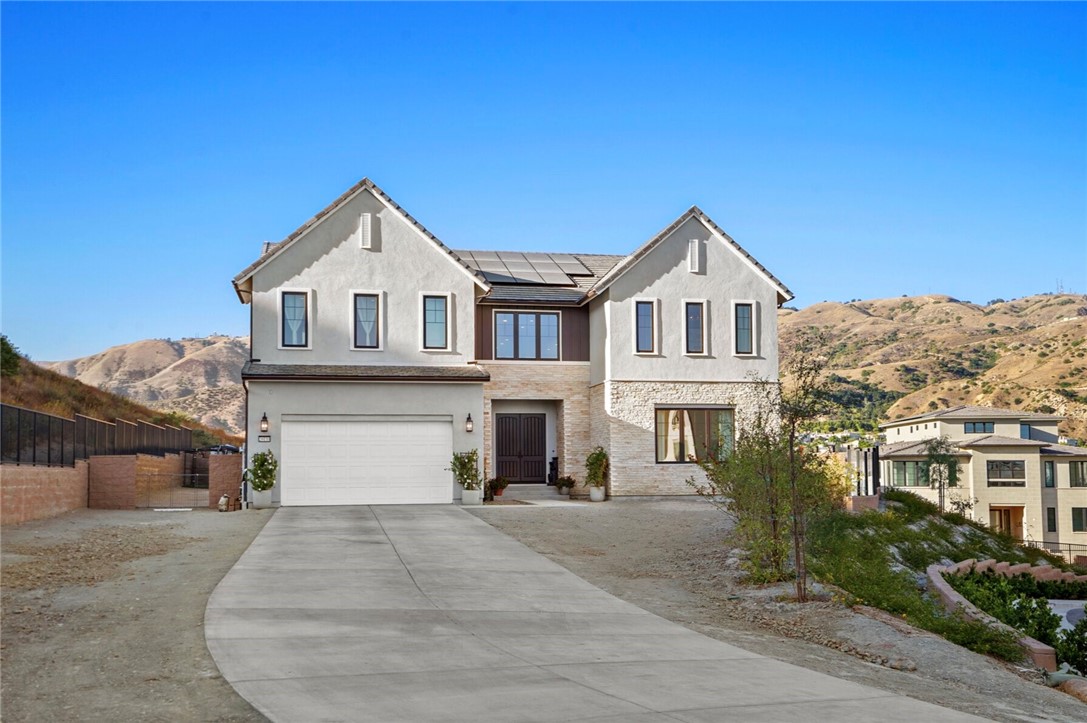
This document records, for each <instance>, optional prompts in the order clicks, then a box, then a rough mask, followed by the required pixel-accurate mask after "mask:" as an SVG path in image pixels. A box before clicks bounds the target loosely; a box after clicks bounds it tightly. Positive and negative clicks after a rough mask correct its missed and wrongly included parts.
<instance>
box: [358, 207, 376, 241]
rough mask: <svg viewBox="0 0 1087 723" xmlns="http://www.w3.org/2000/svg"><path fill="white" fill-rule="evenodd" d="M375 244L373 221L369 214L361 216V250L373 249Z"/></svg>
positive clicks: (361, 214)
mask: <svg viewBox="0 0 1087 723" xmlns="http://www.w3.org/2000/svg"><path fill="white" fill-rule="evenodd" d="M372 244H373V219H372V218H371V214H369V213H360V214H359V248H360V249H368V248H372Z"/></svg>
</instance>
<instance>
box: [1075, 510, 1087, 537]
mask: <svg viewBox="0 0 1087 723" xmlns="http://www.w3.org/2000/svg"><path fill="white" fill-rule="evenodd" d="M1072 532H1087V507H1073V508H1072Z"/></svg>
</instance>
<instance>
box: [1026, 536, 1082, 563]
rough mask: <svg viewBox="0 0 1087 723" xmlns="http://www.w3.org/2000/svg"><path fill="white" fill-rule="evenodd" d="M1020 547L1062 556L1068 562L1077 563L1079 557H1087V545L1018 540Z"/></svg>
mask: <svg viewBox="0 0 1087 723" xmlns="http://www.w3.org/2000/svg"><path fill="white" fill-rule="evenodd" d="M1017 542H1018V543H1019V544H1020V545H1024V546H1026V547H1037V548H1039V549H1042V550H1045V551H1046V552H1052V553H1053V554H1054V555H1062V556H1064V559H1065V560H1067V561H1068V562H1075V560H1076V558H1077V557H1087V545H1084V544H1076V543H1074V542H1046V541H1044V540H1017Z"/></svg>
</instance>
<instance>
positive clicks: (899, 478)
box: [891, 462, 929, 487]
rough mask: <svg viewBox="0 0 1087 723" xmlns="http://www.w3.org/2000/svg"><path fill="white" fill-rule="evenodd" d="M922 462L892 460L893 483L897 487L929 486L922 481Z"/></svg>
mask: <svg viewBox="0 0 1087 723" xmlns="http://www.w3.org/2000/svg"><path fill="white" fill-rule="evenodd" d="M921 464H922V463H921V462H891V484H892V485H894V486H895V487H928V486H929V485H928V484H927V483H925V482H922V481H921V480H922V475H921Z"/></svg>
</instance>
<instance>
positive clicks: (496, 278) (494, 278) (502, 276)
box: [483, 271, 517, 284]
mask: <svg viewBox="0 0 1087 723" xmlns="http://www.w3.org/2000/svg"><path fill="white" fill-rule="evenodd" d="M483 278H485V279H487V281H490V282H491V283H492V284H515V283H517V279H515V278H513V277H512V276H510V275H509V274H506V273H498V272H495V271H484V272H483Z"/></svg>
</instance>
